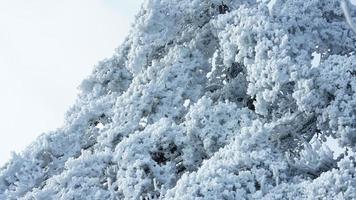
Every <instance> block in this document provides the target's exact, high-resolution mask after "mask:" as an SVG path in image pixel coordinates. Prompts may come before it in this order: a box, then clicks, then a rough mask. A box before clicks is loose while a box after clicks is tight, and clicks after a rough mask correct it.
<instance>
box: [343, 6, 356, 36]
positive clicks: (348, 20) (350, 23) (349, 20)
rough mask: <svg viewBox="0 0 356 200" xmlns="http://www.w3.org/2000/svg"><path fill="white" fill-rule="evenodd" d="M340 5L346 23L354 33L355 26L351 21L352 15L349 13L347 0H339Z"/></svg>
mask: <svg viewBox="0 0 356 200" xmlns="http://www.w3.org/2000/svg"><path fill="white" fill-rule="evenodd" d="M340 6H341V8H342V11H343V12H344V15H345V19H346V21H347V23H348V24H349V26H350V28H351V30H352V31H353V32H354V33H355V34H356V26H355V24H354V23H353V22H352V17H351V13H350V2H349V1H348V0H341V1H340Z"/></svg>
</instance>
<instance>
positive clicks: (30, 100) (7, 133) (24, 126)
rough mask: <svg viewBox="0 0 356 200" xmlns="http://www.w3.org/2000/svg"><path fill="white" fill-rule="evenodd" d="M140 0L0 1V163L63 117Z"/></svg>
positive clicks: (125, 29) (118, 38) (119, 39)
mask: <svg viewBox="0 0 356 200" xmlns="http://www.w3.org/2000/svg"><path fill="white" fill-rule="evenodd" d="M142 2H143V0H130V1H128V0H0V91H1V93H0V111H1V113H0V123H1V125H0V165H2V164H4V163H5V162H6V161H7V160H8V159H9V158H10V152H11V151H15V152H20V151H21V150H22V149H24V148H25V147H26V146H27V145H29V144H30V143H31V142H32V141H33V140H35V138H36V137H37V136H38V135H40V134H41V133H44V132H47V131H49V130H54V129H56V128H58V127H60V126H61V125H62V123H63V118H64V113H65V112H66V110H67V109H68V108H69V106H70V105H72V104H73V102H74V99H75V98H76V95H77V93H78V90H77V87H78V85H79V84H80V82H81V81H82V80H83V79H84V78H85V77H86V76H88V75H89V74H90V72H91V70H92V69H93V66H94V65H95V64H96V63H97V62H98V61H100V60H102V59H104V58H106V57H110V56H111V55H112V54H113V52H114V49H115V48H117V47H118V46H119V44H120V43H121V42H122V41H123V39H124V37H125V36H126V35H127V34H128V31H129V28H130V24H131V23H133V20H134V15H135V14H136V12H137V11H138V9H139V7H140V5H141V3H142Z"/></svg>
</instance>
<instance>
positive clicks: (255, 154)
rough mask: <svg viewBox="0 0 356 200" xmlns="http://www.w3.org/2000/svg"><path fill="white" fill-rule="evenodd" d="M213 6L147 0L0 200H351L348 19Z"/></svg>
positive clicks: (13, 173) (262, 0) (8, 179)
mask: <svg viewBox="0 0 356 200" xmlns="http://www.w3.org/2000/svg"><path fill="white" fill-rule="evenodd" d="M224 4H225V6H227V7H228V9H225V10H224V9H223V12H222V9H221V8H222V7H221V6H222V2H221V1H220V0H189V1H187V0H147V1H146V2H145V3H144V5H143V6H142V8H141V10H140V12H139V13H138V14H137V17H136V21H135V23H134V24H133V27H132V30H131V33H130V35H129V36H128V37H127V40H126V41H125V42H124V43H123V44H122V45H121V46H120V47H119V48H118V49H117V51H116V52H115V54H114V55H113V56H112V57H111V58H110V59H107V60H104V61H102V62H99V64H98V65H97V66H96V67H95V69H94V71H93V73H92V75H91V76H89V77H88V78H87V79H86V80H84V81H83V83H82V84H81V87H80V88H81V94H80V95H79V96H78V99H77V102H76V103H75V105H73V107H72V108H70V109H69V111H68V113H67V116H66V123H65V124H64V126H63V127H61V128H59V129H57V130H55V131H53V132H50V133H47V134H44V135H42V136H40V137H39V138H38V139H37V140H36V141H35V142H34V143H33V144H32V145H31V146H29V147H28V148H27V149H26V150H25V151H24V152H22V153H21V154H14V155H13V158H12V159H11V160H10V161H9V162H8V163H7V164H6V165H5V166H3V168H2V169H1V170H0V199H354V198H356V178H355V176H356V171H355V169H356V166H355V165H356V161H355V154H356V57H355V55H354V53H355V48H356V35H355V34H354V33H353V32H352V30H351V29H350V26H349V25H348V22H349V21H350V20H352V17H353V16H354V17H356V9H354V8H352V6H349V7H348V8H347V9H348V12H347V15H348V16H347V18H348V19H347V20H346V19H345V17H344V14H343V11H342V8H341V7H340V1H339V0H310V1H304V0H303V1H302V0H283V1H282V0H257V1H254V0H231V1H225V2H224ZM315 55H320V61H319V62H316V63H315V60H314V59H313V57H315ZM313 62H314V64H313ZM327 138H334V139H335V140H336V141H338V145H340V147H342V148H343V149H344V150H345V152H344V153H343V154H341V155H335V152H333V151H332V149H333V148H332V147H331V146H328V144H327ZM346 149H347V150H346Z"/></svg>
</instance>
